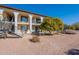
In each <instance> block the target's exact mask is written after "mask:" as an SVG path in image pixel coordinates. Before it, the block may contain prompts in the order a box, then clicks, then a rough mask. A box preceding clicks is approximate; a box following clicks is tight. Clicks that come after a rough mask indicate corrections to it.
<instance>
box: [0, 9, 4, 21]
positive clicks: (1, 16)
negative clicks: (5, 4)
mask: <svg viewBox="0 0 79 59" xmlns="http://www.w3.org/2000/svg"><path fill="white" fill-rule="evenodd" d="M3 11H4V10H3V9H0V20H3Z"/></svg>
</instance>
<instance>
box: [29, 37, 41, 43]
mask: <svg viewBox="0 0 79 59" xmlns="http://www.w3.org/2000/svg"><path fill="white" fill-rule="evenodd" d="M30 41H31V42H34V43H35V42H40V41H39V38H38V36H34V37H32V39H30Z"/></svg>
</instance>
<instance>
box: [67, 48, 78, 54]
mask: <svg viewBox="0 0 79 59" xmlns="http://www.w3.org/2000/svg"><path fill="white" fill-rule="evenodd" d="M66 54H67V55H79V49H70V50H68V51H67V52H66Z"/></svg>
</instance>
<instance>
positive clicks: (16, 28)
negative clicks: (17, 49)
mask: <svg viewBox="0 0 79 59" xmlns="http://www.w3.org/2000/svg"><path fill="white" fill-rule="evenodd" d="M13 13H14V19H15V33H17V34H18V22H17V20H18V15H19V13H18V12H13Z"/></svg>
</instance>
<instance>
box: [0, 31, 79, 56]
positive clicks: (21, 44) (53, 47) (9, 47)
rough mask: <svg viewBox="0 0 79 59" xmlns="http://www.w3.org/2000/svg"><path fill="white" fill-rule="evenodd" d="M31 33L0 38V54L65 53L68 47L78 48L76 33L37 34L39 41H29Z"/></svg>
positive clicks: (78, 41)
mask: <svg viewBox="0 0 79 59" xmlns="http://www.w3.org/2000/svg"><path fill="white" fill-rule="evenodd" d="M30 38H32V35H24V37H23V38H6V39H3V38H0V54H1V55H66V52H67V51H68V50H70V49H79V32H78V31H77V34H70V35H69V34H57V35H52V36H45V35H44V36H39V38H40V42H36V43H33V42H30V41H29V39H30Z"/></svg>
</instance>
